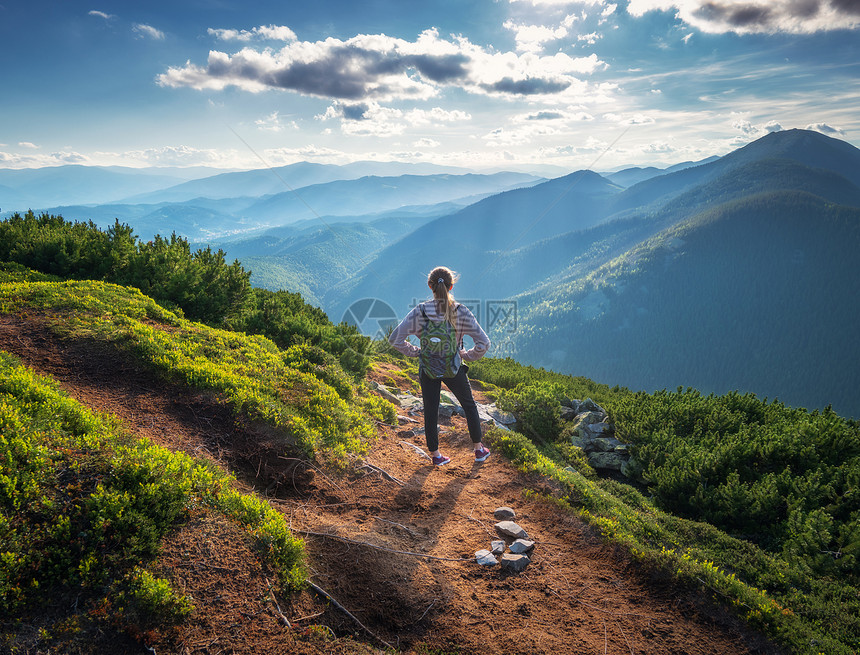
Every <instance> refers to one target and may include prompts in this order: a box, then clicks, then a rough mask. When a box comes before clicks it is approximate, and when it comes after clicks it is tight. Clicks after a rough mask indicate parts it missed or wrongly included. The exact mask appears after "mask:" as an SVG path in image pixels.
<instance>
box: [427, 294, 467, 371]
mask: <svg viewBox="0 0 860 655" xmlns="http://www.w3.org/2000/svg"><path fill="white" fill-rule="evenodd" d="M420 307H421V315H422V316H424V324H423V325H422V327H421V354H420V361H421V369H422V370H423V371H424V374H425V375H427V377H429V378H436V379H438V378H453V377H454V376H456V375H457V371H459V370H460V361H461V360H460V348H459V347H458V344H457V331H456V330H455V329H454V328H453V327H452V326H451V324H450V323H449V322H448V321H446V320H444V319H443V320H442V321H441V322H440V323H436V322H434V321H431V320H430V318H429V317H428V316H427V312H425V311H424V305H423V304H422V305H421V306H420ZM459 307H460V306H459V305H457V308H458V309H459ZM455 312H456V310H455Z"/></svg>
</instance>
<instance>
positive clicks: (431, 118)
mask: <svg viewBox="0 0 860 655" xmlns="http://www.w3.org/2000/svg"><path fill="white" fill-rule="evenodd" d="M405 117H406V119H407V120H408V121H409V123H411V124H412V125H428V124H434V123H435V124H437V125H438V124H439V123H465V122H466V121H470V120H472V115H471V114H469V113H468V112H465V111H460V110H459V109H454V110H448V109H442V108H441V107H433V109H431V110H430V111H427V110H425V109H411V110H409V111H408V112H407V113H406V116H405Z"/></svg>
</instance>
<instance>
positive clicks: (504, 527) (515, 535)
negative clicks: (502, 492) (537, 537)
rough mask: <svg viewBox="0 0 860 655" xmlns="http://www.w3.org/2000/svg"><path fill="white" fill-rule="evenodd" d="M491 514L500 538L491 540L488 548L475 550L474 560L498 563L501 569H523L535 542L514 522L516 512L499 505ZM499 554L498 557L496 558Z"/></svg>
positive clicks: (529, 561) (514, 570)
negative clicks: (495, 521)
mask: <svg viewBox="0 0 860 655" xmlns="http://www.w3.org/2000/svg"><path fill="white" fill-rule="evenodd" d="M493 516H494V517H495V519H496V520H497V521H498V523H496V525H495V528H496V532H497V533H498V535H499V536H500V537H501V539H498V540H494V541H492V542H491V543H490V548H489V549H486V548H485V549H482V550H479V551H476V552H475V561H476V562H477V563H478V564H480V565H481V566H496V565H497V564H500V565H501V567H502V568H503V569H506V570H508V571H512V572H514V573H519V572H520V571H523V570H525V568H526V567H527V566H528V565H529V564H531V557H529V555H528V553H531V552H532V550H533V549H534V547H535V542H534V541H532V540H531V539H529V535H528V533H527V532H526V531H525V530H524V529H523V528H521V527H520V526H519V525H518V524H517V523H515V522H514V520H513V519H515V518H516V512H514V510H512V509H511V508H510V507H499V508H498V509H497V510H496V511H495V512H493ZM505 551H509V552H505ZM499 556H501V557H500V559H496V558H497V557H499Z"/></svg>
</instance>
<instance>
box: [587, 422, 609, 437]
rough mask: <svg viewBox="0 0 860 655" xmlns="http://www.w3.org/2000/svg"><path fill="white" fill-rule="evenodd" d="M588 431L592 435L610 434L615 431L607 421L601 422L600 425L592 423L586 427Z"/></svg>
mask: <svg viewBox="0 0 860 655" xmlns="http://www.w3.org/2000/svg"><path fill="white" fill-rule="evenodd" d="M585 429H586V430H588V431H589V432H591V434H596V435H600V434H609V433H610V432H613V431H614V428H613V427H612V426H611V425H610V424H609V423H606V422H605V421H600V422H599V423H592V424H591V425H587V426H586V427H585Z"/></svg>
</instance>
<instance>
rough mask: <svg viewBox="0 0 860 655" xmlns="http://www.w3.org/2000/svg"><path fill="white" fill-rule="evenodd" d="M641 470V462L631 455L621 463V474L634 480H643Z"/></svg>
mask: <svg viewBox="0 0 860 655" xmlns="http://www.w3.org/2000/svg"><path fill="white" fill-rule="evenodd" d="M643 472H644V470H643V468H642V463H641V462H640V461H639V460H638V459H636V458H634V457H631V458H630V459H628V460H627V461H626V462H624V463H623V464H622V465H621V475H623V476H624V477H625V478H628V479H630V480H635V481H636V482H643V483H644V482H645V476H644V475H643Z"/></svg>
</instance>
